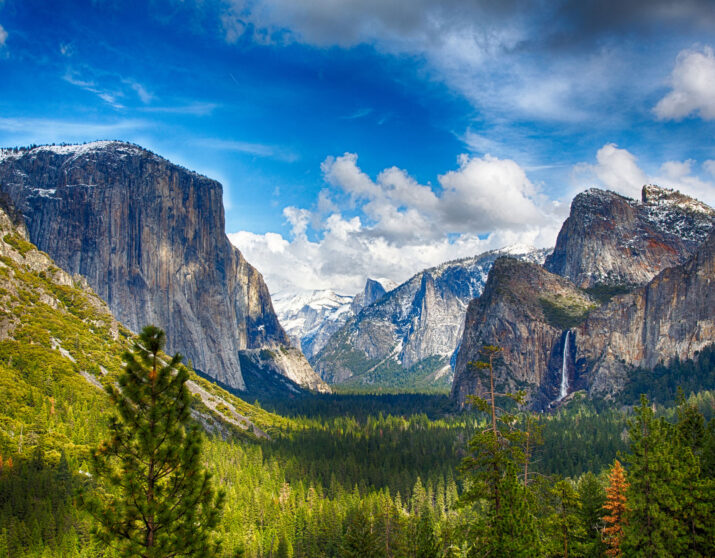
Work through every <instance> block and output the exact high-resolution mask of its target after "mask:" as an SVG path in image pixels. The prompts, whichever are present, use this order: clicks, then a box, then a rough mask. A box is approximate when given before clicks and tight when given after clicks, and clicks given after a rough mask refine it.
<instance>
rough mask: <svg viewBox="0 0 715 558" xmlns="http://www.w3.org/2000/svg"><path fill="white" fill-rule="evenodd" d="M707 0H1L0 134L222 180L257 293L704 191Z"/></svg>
mask: <svg viewBox="0 0 715 558" xmlns="http://www.w3.org/2000/svg"><path fill="white" fill-rule="evenodd" d="M714 48H715V5H714V4H713V2H712V1H711V0H707V1H697V0H679V1H673V0H618V1H613V0H602V1H598V0H573V1H571V0H561V1H558V0H556V1H554V0H549V1H547V0H542V1H525V0H442V1H428V0H410V1H409V2H408V1H405V0H402V1H397V0H311V1H310V2H296V1H295V0H150V1H147V2H123V1H121V0H86V1H81V0H62V1H61V2H46V1H44V0H43V1H38V0H0V146H4V147H10V146H16V145H29V144H44V143H52V142H56V143H59V142H68V143H75V142H86V141H92V140H97V139H119V140H126V141H131V142H134V143H137V144H139V145H142V146H144V147H146V148H148V149H150V150H152V151H154V152H155V153H158V154H160V155H162V156H164V157H166V158H167V159H169V160H171V161H173V162H176V163H179V164H181V165H183V166H185V167H187V168H190V169H192V170H195V171H198V172H200V173H202V174H205V175H207V176H209V177H211V178H214V179H216V180H219V181H220V182H221V183H222V184H223V187H224V205H225V210H226V233H227V234H228V235H229V238H230V239H231V241H232V242H233V243H234V244H235V245H236V246H237V247H238V248H239V249H240V250H241V251H242V252H243V253H244V254H245V256H246V258H247V259H248V260H249V262H251V263H252V264H254V265H255V266H256V267H257V268H258V269H259V270H260V271H261V272H262V273H263V275H264V277H265V279H266V282H267V284H268V286H269V289H270V290H271V292H273V293H276V292H285V291H288V292H292V291H297V290H310V289H326V288H331V289H334V290H336V291H338V292H340V293H345V294H353V293H355V292H357V291H358V290H360V289H361V288H362V285H363V284H364V281H365V279H366V278H367V277H387V278H390V279H392V280H394V281H397V282H401V281H404V280H406V279H407V278H409V277H410V276H411V275H413V274H414V273H416V272H418V271H420V270H421V269H423V268H425V267H429V266H433V265H437V264H439V263H441V262H443V261H447V260H451V259H455V258H460V257H466V256H472V255H475V254H478V253H481V252H483V251H485V250H489V249H493V248H499V247H502V246H505V245H509V244H513V243H523V244H530V245H535V246H538V247H546V246H550V245H553V243H554V241H555V238H556V234H557V233H558V230H559V228H560V225H561V223H562V222H563V220H564V219H565V217H566V216H567V215H568V210H569V204H570V201H571V199H572V198H573V196H574V195H575V194H577V193H578V192H579V191H582V190H584V189H586V188H589V187H601V188H609V189H612V190H614V191H617V192H620V193H622V194H624V195H628V196H631V197H635V198H637V197H638V196H639V195H640V188H641V186H642V185H643V184H645V183H656V184H659V185H661V186H667V187H672V188H677V189H680V190H681V191H683V192H686V193H688V194H690V195H693V196H695V197H698V198H699V199H701V200H702V201H705V202H707V203H709V204H711V205H715V141H714V138H715V52H714V50H713V49H714Z"/></svg>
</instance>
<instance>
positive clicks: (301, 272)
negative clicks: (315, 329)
mask: <svg viewBox="0 0 715 558" xmlns="http://www.w3.org/2000/svg"><path fill="white" fill-rule="evenodd" d="M321 169H322V172H323V178H324V180H325V183H326V188H325V189H323V190H322V191H321V193H320V194H319V197H318V200H317V201H316V204H315V205H314V207H313V208H312V209H306V208H296V207H287V208H285V209H284V210H283V215H284V217H285V218H286V221H287V222H288V223H289V224H290V226H291V233H290V235H289V238H284V237H283V236H282V235H279V234H276V233H268V234H264V235H259V234H254V233H251V232H247V231H241V232H238V233H234V234H230V235H229V238H230V239H231V240H232V242H234V244H235V245H236V246H238V247H239V249H241V250H242V251H243V252H244V253H245V255H246V257H247V258H248V260H249V261H250V262H251V263H253V264H254V265H256V266H257V267H258V268H259V269H260V270H261V271H262V273H263V274H264V276H265V278H266V281H267V283H268V286H269V288H270V289H271V291H272V292H278V291H282V290H309V289H317V288H332V289H336V290H338V291H340V292H344V293H347V294H353V293H355V292H357V291H359V290H360V289H361V288H362V286H363V284H364V281H365V279H366V278H367V277H389V278H390V279H392V280H394V281H397V282H401V281H404V280H406V279H407V278H409V277H410V276H411V275H412V274H414V273H416V272H418V271H420V270H421V269H423V268H425V267H430V266H433V265H437V264H439V263H442V262H444V261H446V260H450V259H455V258H459V257H466V256H471V255H475V254H478V253H481V252H483V251H485V250H489V249H493V248H498V247H502V246H505V245H508V244H514V243H523V244H531V245H538V246H546V245H550V244H551V243H553V241H554V239H555V236H556V234H557V232H558V228H559V226H560V223H561V217H562V216H559V215H558V212H559V211H560V209H559V208H558V207H556V206H554V205H553V204H552V203H550V202H549V201H548V200H546V199H545V198H543V197H542V196H541V195H540V194H539V190H538V188H537V187H536V186H535V185H534V184H532V183H531V182H530V181H529V179H528V177H527V176H526V173H525V172H524V171H523V170H522V169H521V168H520V167H519V165H518V164H517V163H515V162H514V161H511V160H506V159H498V158H496V157H491V156H488V155H487V156H484V157H467V156H462V157H460V159H459V166H458V168H457V169H454V170H451V171H448V172H446V173H445V174H443V175H441V176H439V177H438V181H439V187H434V188H433V187H431V186H429V185H423V184H419V183H418V182H417V181H416V180H415V179H414V178H413V177H411V176H410V175H409V174H408V173H407V172H406V171H405V170H403V169H399V168H397V167H390V168H387V169H384V170H383V171H382V172H380V173H379V174H378V175H377V176H376V177H375V178H374V179H373V178H371V177H370V176H368V175H367V174H366V173H365V172H364V171H363V170H362V169H361V168H360V167H359V165H358V157H357V155H356V154H354V153H346V154H344V155H342V156H339V157H328V158H327V159H326V160H325V161H324V162H323V164H322V166H321ZM355 213H358V214H357V215H355Z"/></svg>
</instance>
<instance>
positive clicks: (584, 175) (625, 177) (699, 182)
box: [574, 143, 715, 206]
mask: <svg viewBox="0 0 715 558" xmlns="http://www.w3.org/2000/svg"><path fill="white" fill-rule="evenodd" d="M596 161H597V163H596V164H595V165H594V164H588V163H581V164H579V165H577V166H576V168H575V169H574V170H575V176H574V180H575V185H576V189H577V191H580V190H582V189H584V188H587V187H590V186H601V187H605V188H608V189H609V190H613V191H615V192H619V193H621V194H624V195H626V196H629V197H631V198H635V199H640V195H641V194H640V193H641V188H642V187H643V186H644V185H645V184H658V185H659V186H663V187H666V188H674V189H676V190H680V191H681V192H683V193H684V194H687V195H689V196H692V197H695V198H697V199H699V200H700V201H704V202H705V203H707V204H709V205H711V206H713V205H715V182H713V181H708V180H703V179H702V178H701V177H699V176H697V175H696V174H694V171H693V167H694V165H695V161H694V160H692V159H687V160H685V161H666V162H664V163H663V164H662V165H661V166H660V168H659V169H658V171H657V172H656V173H654V174H649V173H647V172H645V171H644V170H643V169H642V168H641V167H640V166H639V165H638V163H637V159H636V157H635V155H633V154H632V153H631V152H630V151H628V150H627V149H621V148H619V147H618V146H616V145H615V144H613V143H607V144H606V145H604V146H603V147H602V148H601V149H599V150H598V152H597V153H596ZM702 166H703V169H704V170H705V171H707V172H711V173H712V171H713V170H715V163H714V162H713V161H705V162H704V163H703V165H702ZM712 174H713V176H715V173H712Z"/></svg>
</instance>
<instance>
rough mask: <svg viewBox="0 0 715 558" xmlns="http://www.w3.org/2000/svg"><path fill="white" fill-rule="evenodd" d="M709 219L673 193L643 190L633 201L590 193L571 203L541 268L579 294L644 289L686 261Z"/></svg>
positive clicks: (711, 214)
mask: <svg viewBox="0 0 715 558" xmlns="http://www.w3.org/2000/svg"><path fill="white" fill-rule="evenodd" d="M714 219H715V210H713V209H712V208H710V207H709V206H707V205H705V204H703V203H702V202H699V201H697V200H695V199H692V198H689V197H688V196H685V195H683V194H681V193H680V192H676V191H673V190H668V189H665V188H659V187H657V186H652V185H650V186H644V187H643V192H642V199H641V201H634V200H632V199H630V198H626V197H624V196H621V195H619V194H616V193H614V192H607V191H603V190H598V189H595V188H594V189H591V190H587V191H585V192H582V193H581V194H579V195H577V196H576V197H575V198H574V200H573V203H572V204H571V213H570V215H569V217H568V219H566V222H565V223H564V225H563V227H562V228H561V231H560V232H559V235H558V238H557V240H556V247H555V249H554V252H553V254H551V255H550V256H549V257H548V258H546V262H545V264H544V266H545V267H546V269H547V270H549V271H551V272H552V273H556V274H557V275H561V276H563V277H568V278H569V279H571V280H572V281H573V282H574V283H575V284H576V285H578V286H579V287H584V288H587V287H594V286H597V285H607V286H637V285H644V284H645V283H647V282H648V281H650V280H651V279H652V278H653V277H655V276H656V275H657V274H658V273H659V272H660V271H662V270H663V269H666V268H668V267H672V266H674V265H678V264H681V263H683V262H684V261H686V260H687V259H688V258H689V257H690V255H691V254H692V253H693V251H694V250H695V249H696V248H697V246H698V245H700V244H701V243H702V242H703V240H704V239H705V238H706V237H707V235H708V233H709V232H710V230H711V229H712V227H713V221H714Z"/></svg>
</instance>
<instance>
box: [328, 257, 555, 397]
mask: <svg viewBox="0 0 715 558" xmlns="http://www.w3.org/2000/svg"><path fill="white" fill-rule="evenodd" d="M510 250H511V251H513V252H516V253H520V254H521V256H520V257H522V258H525V259H531V260H541V259H542V258H543V256H544V251H535V250H533V249H529V248H512V249H507V250H505V251H492V252H487V253H485V254H481V255H479V256H476V257H472V258H465V259H462V260H456V261H453V262H447V263H445V264H442V265H440V266H438V267H434V268H431V269H427V270H424V271H422V272H420V273H418V274H417V275H415V276H414V277H412V278H411V279H409V280H408V281H406V282H405V283H403V284H402V285H400V286H398V287H396V288H395V289H394V290H392V291H390V292H389V293H387V294H386V295H384V296H383V297H382V298H381V299H379V300H378V301H377V302H375V303H373V304H371V305H369V306H366V307H365V308H363V309H362V310H361V312H360V313H359V314H358V315H357V316H355V317H353V318H351V319H350V320H348V322H347V323H346V324H345V325H344V326H343V327H342V328H340V329H339V330H338V331H337V332H336V333H334V334H333V335H332V336H331V338H330V340H329V341H328V342H327V343H326V345H325V347H324V348H323V349H322V350H321V351H320V353H319V354H318V356H317V357H316V360H315V361H314V366H315V369H316V371H317V372H318V373H319V374H320V375H321V377H322V378H323V379H325V380H326V381H328V382H329V383H342V382H347V381H350V382H352V383H360V384H363V385H365V384H367V385H371V386H375V387H378V386H390V387H403V388H405V387H410V388H413V387H415V386H416V385H417V384H419V385H420V386H426V385H430V384H431V385H444V386H449V383H450V381H451V378H452V370H451V366H450V360H451V359H452V356H453V355H454V352H455V349H456V348H457V344H458V342H459V340H460V338H461V336H462V328H463V326H464V314H465V312H466V309H467V305H468V304H469V301H470V300H471V299H473V298H474V297H476V296H479V294H480V293H481V291H482V288H483V287H484V283H485V281H486V278H487V274H488V272H489V269H490V268H491V266H492V264H493V262H494V260H495V259H496V258H497V257H498V256H500V255H502V254H503V253H507V252H509V251H510ZM416 383H417V384H416Z"/></svg>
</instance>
